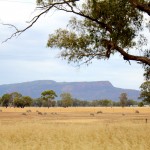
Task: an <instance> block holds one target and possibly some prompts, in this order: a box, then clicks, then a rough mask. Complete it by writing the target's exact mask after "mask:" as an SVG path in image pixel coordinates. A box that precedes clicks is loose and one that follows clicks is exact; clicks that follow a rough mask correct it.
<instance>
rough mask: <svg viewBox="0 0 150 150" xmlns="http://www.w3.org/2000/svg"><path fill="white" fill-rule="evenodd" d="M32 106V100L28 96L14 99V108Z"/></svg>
mask: <svg viewBox="0 0 150 150" xmlns="http://www.w3.org/2000/svg"><path fill="white" fill-rule="evenodd" d="M31 105H32V98H31V97H29V96H22V97H15V98H14V106H15V107H21V108H24V107H26V106H31Z"/></svg>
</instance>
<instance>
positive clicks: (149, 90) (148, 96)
mask: <svg viewBox="0 0 150 150" xmlns="http://www.w3.org/2000/svg"><path fill="white" fill-rule="evenodd" d="M140 89H141V94H140V97H139V98H141V99H143V101H144V102H148V103H150V81H146V82H144V83H143V84H142V85H141V86H140Z"/></svg>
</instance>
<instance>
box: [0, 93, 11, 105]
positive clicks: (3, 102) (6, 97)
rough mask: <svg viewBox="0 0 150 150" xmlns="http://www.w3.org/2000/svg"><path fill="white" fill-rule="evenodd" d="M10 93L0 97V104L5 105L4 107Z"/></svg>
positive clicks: (7, 102)
mask: <svg viewBox="0 0 150 150" xmlns="http://www.w3.org/2000/svg"><path fill="white" fill-rule="evenodd" d="M10 97H11V96H10V94H4V95H3V96H2V98H1V104H2V106H5V107H6V108H7V107H8V106H9V102H10Z"/></svg>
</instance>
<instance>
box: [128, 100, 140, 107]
mask: <svg viewBox="0 0 150 150" xmlns="http://www.w3.org/2000/svg"><path fill="white" fill-rule="evenodd" d="M137 104H138V102H137V101H134V100H132V99H129V100H127V103H126V105H127V106H133V105H137Z"/></svg>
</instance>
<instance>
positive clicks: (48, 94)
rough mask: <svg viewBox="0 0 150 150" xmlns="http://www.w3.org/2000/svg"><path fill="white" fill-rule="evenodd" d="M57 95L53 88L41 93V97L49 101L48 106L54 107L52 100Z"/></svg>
mask: <svg viewBox="0 0 150 150" xmlns="http://www.w3.org/2000/svg"><path fill="white" fill-rule="evenodd" d="M55 97H57V95H56V93H55V92H54V91H53V90H47V91H44V92H42V93H41V98H42V99H43V100H45V101H46V102H48V108H49V107H52V104H53V103H52V101H53V100H54V99H55Z"/></svg>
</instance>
